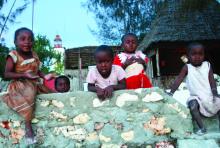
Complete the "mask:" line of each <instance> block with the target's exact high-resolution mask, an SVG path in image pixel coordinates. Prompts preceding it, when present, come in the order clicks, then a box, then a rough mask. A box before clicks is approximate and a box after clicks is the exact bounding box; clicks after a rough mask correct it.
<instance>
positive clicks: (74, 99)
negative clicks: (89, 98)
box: [70, 97, 76, 107]
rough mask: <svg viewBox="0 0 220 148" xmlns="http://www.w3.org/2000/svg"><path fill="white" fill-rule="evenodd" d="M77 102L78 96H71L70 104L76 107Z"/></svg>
mask: <svg viewBox="0 0 220 148" xmlns="http://www.w3.org/2000/svg"><path fill="white" fill-rule="evenodd" d="M75 102H76V97H70V106H72V107H76V104H75Z"/></svg>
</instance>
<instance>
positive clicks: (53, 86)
mask: <svg viewBox="0 0 220 148" xmlns="http://www.w3.org/2000/svg"><path fill="white" fill-rule="evenodd" d="M44 85H45V86H46V87H47V88H49V89H50V90H52V91H53V92H55V93H56V92H60V93H64V92H68V91H69V90H70V80H69V78H68V77H67V76H64V75H61V76H58V77H56V78H53V79H51V80H44Z"/></svg>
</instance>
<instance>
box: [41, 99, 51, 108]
mask: <svg viewBox="0 0 220 148" xmlns="http://www.w3.org/2000/svg"><path fill="white" fill-rule="evenodd" d="M40 105H41V106H43V107H47V106H49V105H50V101H49V100H43V101H42V102H41V103H40Z"/></svg>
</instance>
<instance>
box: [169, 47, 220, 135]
mask: <svg viewBox="0 0 220 148" xmlns="http://www.w3.org/2000/svg"><path fill="white" fill-rule="evenodd" d="M187 54H188V59H189V64H186V65H185V66H184V67H183V68H182V70H181V72H180V74H179V76H178V77H177V79H176V80H175V82H174V84H173V85H172V87H171V92H170V94H171V95H172V94H173V93H174V92H175V91H176V90H177V88H178V87H179V85H180V84H181V82H182V81H183V79H184V78H185V77H186V84H187V88H188V89H189V92H190V97H189V98H188V100H187V104H188V107H189V109H190V112H191V115H192V118H193V119H194V120H195V121H196V123H197V125H198V127H199V130H198V131H197V132H196V133H197V134H204V133H205V132H206V129H205V127H204V125H203V122H202V120H201V114H202V115H204V116H206V117H211V116H213V115H215V114H216V113H217V114H218V116H219V117H220V114H219V109H220V99H219V95H218V92H217V88H216V83H215V80H214V77H213V72H212V68H211V65H210V63H209V62H207V61H204V56H205V52H204V47H203V45H202V44H200V43H192V44H190V45H189V47H188V49H187Z"/></svg>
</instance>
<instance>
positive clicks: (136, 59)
mask: <svg viewBox="0 0 220 148" xmlns="http://www.w3.org/2000/svg"><path fill="white" fill-rule="evenodd" d="M135 62H137V63H139V64H142V65H145V61H144V60H143V59H142V58H135Z"/></svg>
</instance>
